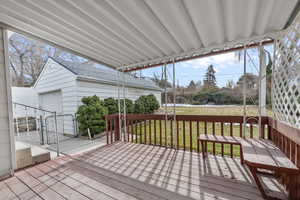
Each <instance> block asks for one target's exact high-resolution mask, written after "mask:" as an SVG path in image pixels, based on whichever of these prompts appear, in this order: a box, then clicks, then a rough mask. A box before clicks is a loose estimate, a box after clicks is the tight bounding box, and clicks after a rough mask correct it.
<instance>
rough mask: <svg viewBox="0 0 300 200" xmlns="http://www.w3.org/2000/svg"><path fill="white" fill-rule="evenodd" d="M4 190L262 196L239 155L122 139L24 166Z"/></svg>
mask: <svg viewBox="0 0 300 200" xmlns="http://www.w3.org/2000/svg"><path fill="white" fill-rule="evenodd" d="M264 181H266V182H268V187H269V188H271V189H272V190H274V192H275V193H280V195H282V194H283V191H282V190H281V188H280V186H279V184H278V183H277V182H276V181H275V180H273V179H270V178H265V179H264ZM0 190H1V193H0V194H1V195H0V199H5V200H7V199H49V200H53V199H72V200H74V199H101V200H106V199H109V200H110V199H122V200H124V199H126V200H133V199H147V200H148V199H149V200H150V199H176V200H177V199H183V200H185V199H186V200H187V199H207V200H210V199H230V200H234V199H240V200H243V199H256V200H259V199H262V197H261V195H260V193H259V191H258V189H257V188H256V186H255V184H254V183H253V181H252V179H251V175H250V173H249V171H248V170H247V169H245V167H243V166H242V165H241V164H240V161H239V160H238V159H232V158H230V157H218V156H212V155H210V156H209V157H208V159H207V160H206V162H205V163H203V159H202V155H201V154H198V153H190V152H184V151H176V150H174V149H167V148H162V147H157V146H150V145H143V144H133V143H122V142H119V143H115V144H113V145H110V146H105V147H102V148H100V149H97V150H94V151H92V152H89V153H85V154H82V155H78V156H73V157H61V158H58V159H56V160H53V161H49V162H46V163H43V164H40V165H37V166H34V167H31V168H28V169H25V170H21V171H19V172H17V173H16V174H15V176H14V177H12V178H9V179H6V180H5V181H2V182H0ZM278 195H279V194H278ZM278 195H277V196H278Z"/></svg>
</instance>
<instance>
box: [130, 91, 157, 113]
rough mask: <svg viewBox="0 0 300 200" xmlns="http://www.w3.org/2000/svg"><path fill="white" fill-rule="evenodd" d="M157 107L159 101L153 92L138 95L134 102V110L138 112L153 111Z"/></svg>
mask: <svg viewBox="0 0 300 200" xmlns="http://www.w3.org/2000/svg"><path fill="white" fill-rule="evenodd" d="M158 108H159V102H158V101H157V99H156V97H155V96H154V95H153V94H150V95H147V96H140V97H139V98H138V99H137V100H136V101H135V104H134V112H135V113H138V114H148V113H153V112H154V111H155V110H157V109H158Z"/></svg>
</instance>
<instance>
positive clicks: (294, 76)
mask: <svg viewBox="0 0 300 200" xmlns="http://www.w3.org/2000/svg"><path fill="white" fill-rule="evenodd" d="M272 94H273V112H274V115H275V117H276V118H277V119H278V120H280V121H285V122H287V123H288V124H290V125H292V126H294V127H298V128H300V15H299V16H298V17H297V18H296V20H295V21H294V23H293V24H292V25H291V26H290V27H289V28H288V29H287V31H286V32H285V33H284V34H283V35H282V37H281V38H280V39H278V40H277V41H276V47H275V65H274V66H273V80H272Z"/></svg>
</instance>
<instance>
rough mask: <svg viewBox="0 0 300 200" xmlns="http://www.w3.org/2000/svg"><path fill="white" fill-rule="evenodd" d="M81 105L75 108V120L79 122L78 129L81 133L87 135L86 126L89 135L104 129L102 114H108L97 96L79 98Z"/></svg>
mask: <svg viewBox="0 0 300 200" xmlns="http://www.w3.org/2000/svg"><path fill="white" fill-rule="evenodd" d="M81 101H82V103H83V105H81V106H80V107H79V108H78V110H77V113H76V114H77V120H78V122H79V131H80V133H81V134H82V135H85V136H86V135H88V131H87V130H88V128H89V129H90V133H91V136H92V137H94V135H95V134H98V133H101V132H103V131H104V130H105V119H104V116H105V115H107V114H108V110H107V108H106V107H105V106H104V102H103V101H101V100H100V99H99V97H97V96H96V95H95V96H91V97H84V98H82V99H81Z"/></svg>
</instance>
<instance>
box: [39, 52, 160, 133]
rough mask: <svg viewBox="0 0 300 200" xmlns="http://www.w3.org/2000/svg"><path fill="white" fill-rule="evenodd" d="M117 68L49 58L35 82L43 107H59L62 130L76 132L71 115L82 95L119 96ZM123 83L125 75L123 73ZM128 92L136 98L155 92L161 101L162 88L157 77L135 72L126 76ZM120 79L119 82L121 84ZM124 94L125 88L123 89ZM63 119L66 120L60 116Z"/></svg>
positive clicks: (56, 108)
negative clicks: (140, 77) (156, 80)
mask: <svg viewBox="0 0 300 200" xmlns="http://www.w3.org/2000/svg"><path fill="white" fill-rule="evenodd" d="M117 78H118V76H117V71H113V70H105V69H100V68H97V67H95V66H91V64H74V63H73V62H66V61H64V60H61V59H58V58H49V59H48V61H47V62H46V64H45V66H44V68H43V70H42V72H41V74H40V76H39V78H38V79H37V81H36V83H35V84H34V90H35V91H36V92H37V94H38V102H39V107H40V108H42V109H45V110H49V111H56V112H57V114H58V115H64V117H61V118H63V119H64V123H61V124H59V125H58V129H59V132H60V133H61V132H63V133H67V134H74V132H75V131H74V128H73V122H72V121H71V117H70V115H73V116H74V114H75V113H76V111H77V108H78V106H80V105H81V99H82V98H83V97H85V96H93V95H97V96H98V97H100V98H101V99H105V98H109V97H114V98H117V97H118V81H117ZM120 80H121V81H120V83H121V84H123V82H122V77H120ZM124 80H125V81H124V85H125V86H126V87H125V88H126V89H125V91H126V92H125V94H126V95H125V96H126V98H128V99H131V100H136V99H138V97H140V96H141V95H148V94H154V95H155V96H156V98H157V100H158V101H159V102H161V89H160V88H159V87H158V86H156V84H155V83H154V82H153V81H150V80H145V79H138V78H135V77H133V76H131V75H125V78H124ZM120 83H119V84H120ZM120 95H121V98H123V91H122V89H121V90H120ZM58 121H60V122H62V120H58Z"/></svg>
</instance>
